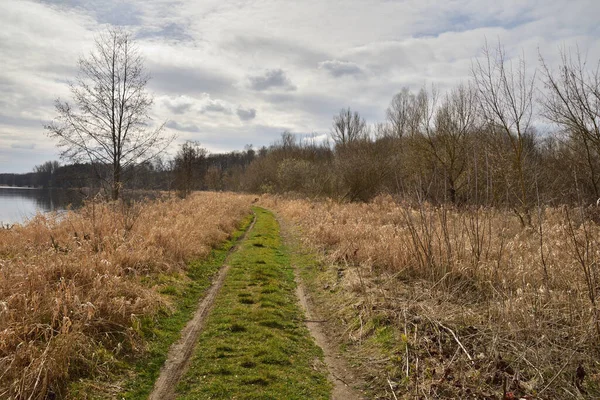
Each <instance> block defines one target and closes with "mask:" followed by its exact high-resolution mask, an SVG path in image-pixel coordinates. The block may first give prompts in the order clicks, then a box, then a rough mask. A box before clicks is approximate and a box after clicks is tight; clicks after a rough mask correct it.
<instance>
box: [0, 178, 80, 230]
mask: <svg viewBox="0 0 600 400" xmlns="http://www.w3.org/2000/svg"><path fill="white" fill-rule="evenodd" d="M82 198H83V196H82V195H81V194H79V193H78V192H77V191H74V190H66V189H33V188H20V187H7V186H0V223H2V224H16V223H23V222H26V221H27V220H28V219H31V218H32V217H34V216H35V214H36V213H38V212H42V213H44V212H49V211H62V210H66V209H67V208H68V207H71V208H77V207H79V206H80V205H81V202H82Z"/></svg>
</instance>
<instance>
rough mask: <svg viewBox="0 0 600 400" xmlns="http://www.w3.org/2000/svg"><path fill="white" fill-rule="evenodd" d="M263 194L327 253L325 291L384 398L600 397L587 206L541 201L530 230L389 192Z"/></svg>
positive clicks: (599, 242) (496, 214)
mask: <svg viewBox="0 0 600 400" xmlns="http://www.w3.org/2000/svg"><path fill="white" fill-rule="evenodd" d="M262 203H263V204H265V205H267V206H270V207H272V208H273V209H275V210H277V211H278V212H279V214H280V215H281V216H283V217H284V218H287V219H290V220H292V221H294V222H296V223H297V224H298V225H299V226H300V227H301V231H302V237H303V238H304V241H305V242H306V243H308V244H309V245H310V246H312V248H314V249H317V250H319V251H320V252H321V254H323V256H324V259H325V261H326V265H329V266H330V267H329V268H328V269H327V270H326V271H325V272H324V273H322V274H321V276H320V278H319V279H320V281H319V282H320V283H319V285H320V287H325V288H328V289H329V290H327V291H325V292H326V293H325V294H323V296H325V298H326V300H327V301H328V302H329V308H330V310H331V311H332V312H334V313H335V315H336V317H337V319H338V320H339V321H340V324H341V325H342V326H343V328H345V329H346V331H345V335H344V338H343V340H344V341H346V342H347V344H349V345H350V348H351V349H352V351H351V352H350V353H353V354H354V355H355V358H356V361H359V362H361V363H362V364H363V367H365V366H370V367H371V369H372V370H373V371H377V372H375V373H374V375H377V376H378V378H374V381H373V384H374V385H376V390H375V392H377V393H378V395H380V396H382V397H385V398H394V397H393V395H392V394H391V389H390V388H391V387H394V389H395V395H396V396H398V398H401V397H403V398H461V399H462V398H478V399H481V398H489V399H501V398H511V396H513V395H514V396H532V397H531V398H543V399H558V398H561V399H563V398H599V397H600V389H599V385H600V367H599V364H598V362H597V359H598V355H599V354H598V345H599V344H600V335H599V333H600V330H598V327H597V320H598V318H597V315H598V312H597V310H596V309H597V306H596V290H597V289H596V288H597V287H598V286H599V284H600V282H599V279H600V277H598V276H597V275H598V266H597V262H598V261H599V256H600V226H598V225H597V224H596V223H594V222H593V221H592V220H593V219H594V218H593V217H594V216H593V215H590V212H589V211H590V210H581V209H567V208H561V209H545V210H538V211H539V213H537V215H536V218H534V222H533V226H532V227H529V228H526V229H523V228H522V227H521V226H520V223H519V220H518V219H517V218H516V217H515V216H514V214H511V213H510V212H503V211H498V210H494V209H478V210H456V209H452V208H447V207H432V206H428V205H408V204H398V203H396V202H394V201H393V200H392V199H391V198H387V197H380V198H378V199H376V200H375V201H373V202H371V203H369V204H338V203H334V202H327V201H325V202H309V201H303V200H284V199H281V198H274V197H266V198H263V199H262ZM377 357H379V358H377ZM579 366H580V367H581V368H580V375H579V378H578V377H577V372H576V371H577V369H578V367H579ZM581 371H585V377H584V378H583V379H581V376H582V375H581Z"/></svg>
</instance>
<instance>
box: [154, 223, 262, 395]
mask: <svg viewBox="0 0 600 400" xmlns="http://www.w3.org/2000/svg"><path fill="white" fill-rule="evenodd" d="M255 222H256V216H255V217H254V219H253V220H252V224H250V227H248V229H247V230H246V232H244V234H243V235H242V236H241V237H240V238H239V240H238V242H237V243H236V245H235V246H234V247H232V248H231V250H229V253H228V255H227V258H225V263H224V265H223V267H222V268H221V270H220V271H219V275H218V276H217V278H216V279H215V281H214V283H213V284H212V286H211V287H210V288H209V289H208V292H207V293H206V295H205V296H204V297H203V298H202V299H201V300H200V303H199V304H198V308H197V309H196V312H195V313H194V317H193V318H192V319H191V320H190V321H189V322H188V323H187V325H186V326H185V328H184V329H183V330H182V331H181V339H179V340H178V341H177V343H175V344H174V345H173V346H171V348H170V349H169V354H168V356H167V360H166V361H165V364H164V365H163V367H162V368H161V370H160V375H159V377H158V379H157V380H156V383H155V384H154V389H152V393H151V394H150V397H148V399H149V400H173V399H175V387H176V386H177V383H178V382H179V380H180V379H181V377H182V376H183V374H184V373H185V371H186V370H187V368H188V365H189V361H190V358H191V356H192V353H193V351H194V347H195V345H196V342H197V340H198V335H199V334H200V332H201V331H202V328H203V326H204V320H205V319H206V316H207V315H208V314H209V313H210V310H211V309H212V306H213V304H214V301H215V298H216V297H217V294H218V293H219V290H220V289H221V287H222V286H223V282H224V281H225V277H226V276H227V271H229V266H228V265H227V259H228V257H229V255H230V254H231V253H233V252H234V251H236V250H237V249H238V247H239V245H240V243H241V242H242V241H243V240H244V239H245V238H246V235H247V234H248V232H250V231H251V230H252V228H253V227H254V223H255Z"/></svg>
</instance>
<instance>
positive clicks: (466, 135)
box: [425, 85, 476, 203]
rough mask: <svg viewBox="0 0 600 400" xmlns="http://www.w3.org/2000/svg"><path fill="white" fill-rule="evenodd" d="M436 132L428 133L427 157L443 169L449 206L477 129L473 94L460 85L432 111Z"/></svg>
mask: <svg viewBox="0 0 600 400" xmlns="http://www.w3.org/2000/svg"><path fill="white" fill-rule="evenodd" d="M434 120H435V129H433V130H431V129H430V130H427V131H426V134H425V141H426V143H427V147H428V150H429V153H430V154H431V155H432V156H433V157H434V158H435V160H436V161H437V162H438V163H439V164H440V166H441V167H442V173H443V174H444V181H445V186H446V188H447V190H446V191H447V193H448V194H449V196H450V201H451V202H452V203H456V202H457V197H456V194H457V191H458V190H459V189H460V188H461V186H462V184H464V183H465V182H460V180H461V177H462V176H463V174H464V173H465V171H466V168H467V162H468V159H469V155H468V154H467V153H468V152H469V143H468V142H469V139H470V136H471V134H472V133H473V132H474V131H475V129H476V102H475V91H474V90H473V88H472V87H471V86H466V85H460V86H458V87H457V88H456V89H454V90H452V91H451V92H450V93H449V94H447V95H446V97H445V99H444V100H443V102H442V104H441V105H440V106H439V107H438V108H437V109H436V111H435V116H434Z"/></svg>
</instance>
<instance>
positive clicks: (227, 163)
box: [0, 45, 600, 223]
mask: <svg viewBox="0 0 600 400" xmlns="http://www.w3.org/2000/svg"><path fill="white" fill-rule="evenodd" d="M560 60H561V63H560V65H559V66H558V68H557V69H556V70H552V69H551V68H550V67H549V66H548V65H547V64H546V63H545V61H544V59H543V58H541V57H540V67H539V68H538V69H537V72H535V73H534V72H533V71H532V70H531V69H529V68H527V66H526V65H525V62H524V61H523V60H521V59H518V60H509V59H507V58H506V55H505V53H504V50H503V48H502V47H501V46H500V45H499V46H498V47H497V48H495V49H490V48H489V47H485V48H484V57H483V58H482V59H480V60H479V61H476V62H475V63H474V65H473V68H472V78H471V80H470V81H468V82H465V83H463V84H461V85H459V86H457V87H455V88H454V89H452V90H450V91H449V92H447V93H443V94H442V93H439V91H438V90H437V89H436V88H435V87H431V88H427V87H423V88H422V89H421V90H420V91H418V92H413V91H411V90H409V89H407V88H404V89H402V90H401V91H400V92H399V93H398V94H396V95H395V96H394V97H393V99H392V100H391V102H390V104H389V106H388V108H387V110H386V120H385V121H384V122H380V123H376V124H372V125H370V124H368V123H367V121H365V119H364V118H363V117H362V116H361V115H360V114H359V113H358V112H356V111H352V110H350V109H349V108H347V109H342V110H341V111H340V112H339V114H337V115H335V116H334V118H333V121H332V128H331V131H330V138H331V140H330V141H329V140H328V141H326V142H323V141H317V140H316V139H315V137H313V138H308V139H306V138H305V139H298V137H297V136H296V135H294V134H292V133H289V132H284V133H283V134H282V136H281V140H279V141H278V142H276V143H274V144H273V145H271V146H270V147H268V148H267V147H263V148H261V149H258V150H254V149H253V148H252V147H251V146H247V147H246V149H245V150H244V151H239V152H232V153H228V154H209V153H208V151H207V150H206V149H204V148H202V147H201V146H200V144H198V143H196V142H187V143H185V144H184V145H182V146H181V148H180V149H179V151H178V153H177V154H176V156H175V157H174V158H173V159H171V160H164V159H162V160H158V161H154V162H148V163H144V164H141V165H137V166H136V167H134V168H130V169H129V170H127V171H125V175H126V177H127V179H126V180H125V182H126V187H129V188H134V189H135V188H143V189H163V190H177V191H179V193H181V194H182V195H186V194H187V193H189V192H190V191H193V190H232V191H246V192H252V193H265V192H268V193H290V192H293V193H297V194H300V195H303V196H310V197H332V198H336V199H338V200H341V201H368V200H369V199H371V198H373V197H375V196H377V195H379V194H382V193H388V194H392V195H395V196H398V197H401V198H404V199H407V200H418V201H428V202H431V203H434V204H440V203H451V204H455V205H457V206H461V205H474V206H481V205H486V206H498V207H506V208H510V209H512V210H514V211H515V212H516V213H517V214H518V215H519V216H520V217H521V219H522V221H523V223H527V222H528V220H529V219H530V217H531V213H532V210H533V209H534V208H535V207H536V205H538V204H553V205H556V204H565V203H570V204H573V203H576V204H591V203H596V201H597V200H598V199H599V198H600V73H599V70H598V64H597V63H596V64H593V66H594V68H590V67H589V66H590V64H587V63H586V61H585V59H583V58H582V56H581V55H579V54H578V53H576V54H572V53H571V52H570V51H567V50H564V51H563V52H562V53H561V58H560ZM540 87H541V89H539V88H540ZM539 126H546V127H550V126H551V127H552V129H548V130H547V131H540V130H539V128H536V127H539ZM104 175H105V176H107V177H108V176H109V174H108V171H107V173H106V174H104ZM11 179H12V181H11ZM86 179H87V181H86ZM20 180H22V181H20ZM90 180H91V181H90ZM103 180H104V178H103V172H102V169H101V167H95V166H93V165H85V164H79V165H70V166H62V167H61V166H58V165H57V164H56V163H46V164H44V165H43V166H40V167H37V168H36V171H35V172H34V173H32V174H26V175H22V176H19V177H16V176H14V175H12V176H8V175H0V184H21V185H23V184H25V185H32V184H33V185H42V186H74V185H79V186H85V185H101V184H102V181H103ZM106 180H108V178H106ZM23 182H32V183H23Z"/></svg>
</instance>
